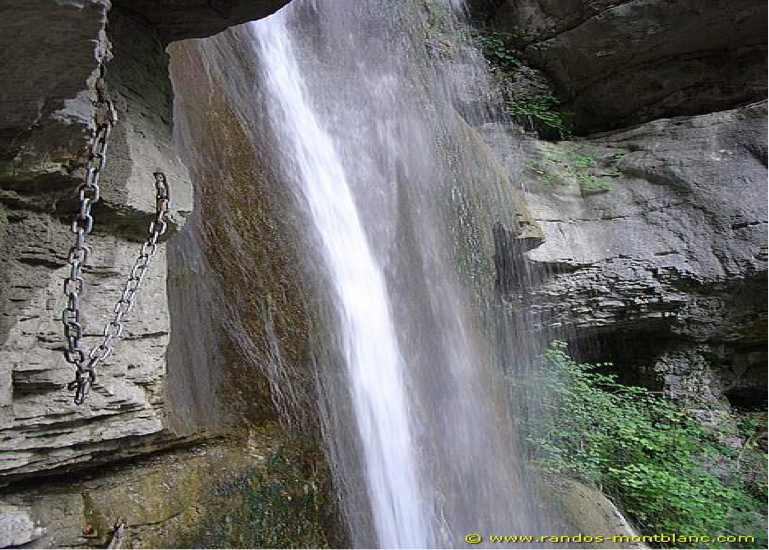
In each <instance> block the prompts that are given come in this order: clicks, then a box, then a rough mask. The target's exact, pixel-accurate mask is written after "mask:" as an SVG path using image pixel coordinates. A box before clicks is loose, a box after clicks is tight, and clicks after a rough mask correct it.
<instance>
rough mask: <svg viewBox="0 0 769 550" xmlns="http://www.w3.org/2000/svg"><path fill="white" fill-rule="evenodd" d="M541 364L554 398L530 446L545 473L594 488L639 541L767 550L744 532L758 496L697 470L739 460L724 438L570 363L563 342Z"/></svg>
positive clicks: (760, 510)
mask: <svg viewBox="0 0 769 550" xmlns="http://www.w3.org/2000/svg"><path fill="white" fill-rule="evenodd" d="M542 363H543V364H542V372H541V376H542V380H540V381H539V383H540V384H547V387H549V388H551V390H552V399H551V400H550V401H549V402H548V403H547V404H546V406H545V413H546V414H544V415H542V418H540V420H539V423H538V425H536V426H535V427H534V431H533V435H532V436H531V441H532V443H533V445H534V447H533V448H534V451H535V456H536V459H537V461H538V463H539V465H540V466H541V467H542V468H543V469H544V470H545V471H547V472H552V473H558V474H562V475H570V476H574V477H577V478H580V479H582V480H584V481H587V482H590V483H593V484H595V485H597V486H599V487H601V488H602V489H603V490H604V491H605V492H606V493H607V494H609V495H610V496H611V497H613V498H615V499H616V500H618V501H619V502H620V503H621V505H622V507H623V508H624V510H625V511H626V512H627V513H628V514H629V515H630V516H631V517H632V518H633V519H634V520H635V521H636V522H637V523H638V524H639V526H640V527H641V528H642V529H643V531H644V532H645V533H647V534H657V533H663V532H664V533H671V532H674V533H680V534H689V535H731V534H750V535H753V536H756V537H757V538H756V544H757V546H752V545H751V546H749V547H756V548H766V546H765V543H766V537H765V535H764V534H763V531H760V532H758V533H746V532H745V529H746V528H751V527H752V526H755V525H756V524H757V523H758V524H760V518H761V517H763V516H764V514H765V505H764V503H765V499H766V496H765V494H761V493H760V491H758V490H756V489H755V488H751V487H749V486H748V484H747V483H745V482H744V481H740V480H738V479H721V478H719V477H716V476H715V475H714V474H712V473H710V472H709V471H708V469H706V467H705V465H707V464H709V465H713V464H734V463H735V461H739V457H738V456H737V455H738V454H739V453H738V451H736V450H735V449H733V448H731V447H729V446H728V445H725V444H724V443H722V442H721V441H722V439H723V438H722V437H720V436H722V435H723V434H719V433H716V432H709V431H706V430H705V429H704V428H702V427H701V426H700V425H698V424H697V423H695V422H694V421H693V420H691V419H690V418H689V417H688V416H687V414H686V413H685V411H683V410H680V409H679V408H677V407H676V405H675V404H674V403H672V402H670V401H667V400H666V399H664V398H662V397H660V396H658V395H655V394H653V393H651V392H650V391H648V390H646V389H645V388H640V387H635V386H627V385H624V384H621V383H619V382H618V381H617V378H616V376H614V375H610V374H603V373H601V372H599V371H600V369H603V368H606V367H607V366H608V364H607V363H604V364H598V365H590V364H581V363H578V362H576V361H574V360H573V359H571V358H570V357H569V355H568V354H567V353H566V344H564V343H562V342H554V343H553V345H552V346H551V347H550V349H548V350H547V352H546V353H545V354H544V356H543V362H542ZM732 477H736V476H732ZM757 518H758V521H757ZM762 544H764V546H762ZM712 547H714V548H717V547H719V546H718V545H716V544H715V543H714V545H713V546H712Z"/></svg>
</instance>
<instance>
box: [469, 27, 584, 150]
mask: <svg viewBox="0 0 769 550" xmlns="http://www.w3.org/2000/svg"><path fill="white" fill-rule="evenodd" d="M474 37H475V40H476V43H477V44H478V46H479V47H480V49H481V52H482V53H483V56H484V57H485V58H486V61H488V63H489V67H490V69H491V73H492V74H493V75H494V77H495V78H496V79H497V80H498V81H501V82H503V83H506V82H509V81H510V80H513V79H514V77H515V76H516V75H517V74H518V73H519V72H521V71H522V70H524V69H525V63H524V62H523V60H522V59H521V56H520V54H519V53H518V51H517V50H516V48H515V45H514V44H515V40H516V37H515V35H513V34H511V33H504V32H495V31H491V30H484V31H476V32H475V33H474ZM503 88H508V87H506V86H503ZM506 95H507V97H506V98H505V109H506V111H507V113H508V114H510V115H511V116H513V117H515V118H518V119H526V120H528V121H530V122H532V123H533V124H534V125H535V126H537V127H540V128H543V129H544V130H546V131H547V132H546V133H548V134H551V135H554V136H557V137H558V138H559V139H566V138H567V137H568V136H569V135H571V132H572V128H571V124H570V123H569V118H570V117H571V116H572V113H569V112H565V111H562V110H560V109H559V108H558V106H559V105H560V104H561V101H560V100H559V99H558V98H557V97H556V96H555V95H554V94H553V93H552V91H547V90H545V91H543V92H542V93H534V94H531V93H529V94H527V95H524V96H520V97H519V96H517V95H516V96H513V94H512V93H507V94H506Z"/></svg>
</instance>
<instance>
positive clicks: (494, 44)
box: [473, 30, 522, 74]
mask: <svg viewBox="0 0 769 550" xmlns="http://www.w3.org/2000/svg"><path fill="white" fill-rule="evenodd" d="M473 36H474V37H475V40H476V42H477V44H478V46H479V47H480V49H481V52H482V53H483V57H485V58H486V60H487V61H488V62H489V64H490V65H491V67H492V70H494V71H502V72H507V73H508V74H509V73H511V72H513V71H514V70H515V69H517V68H519V67H520V66H521V65H522V63H521V60H520V59H519V58H518V55H517V54H516V52H515V47H514V46H513V41H514V40H515V36H514V35H512V34H510V33H505V32H495V31H490V30H487V31H483V32H481V31H476V32H475V33H474V34H473Z"/></svg>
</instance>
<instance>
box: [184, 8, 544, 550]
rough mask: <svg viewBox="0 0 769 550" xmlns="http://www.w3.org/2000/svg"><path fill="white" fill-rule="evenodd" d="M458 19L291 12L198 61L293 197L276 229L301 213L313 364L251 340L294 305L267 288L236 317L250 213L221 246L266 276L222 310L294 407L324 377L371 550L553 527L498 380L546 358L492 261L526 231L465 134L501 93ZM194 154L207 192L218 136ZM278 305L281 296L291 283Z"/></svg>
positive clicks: (216, 97)
mask: <svg viewBox="0 0 769 550" xmlns="http://www.w3.org/2000/svg"><path fill="white" fill-rule="evenodd" d="M460 8H461V2H458V1H457V0H403V1H399V2H393V1H388V0H334V1H329V0H326V1H321V0H315V1H313V0H295V1H294V2H293V3H292V4H291V5H290V6H288V7H287V8H285V9H284V10H282V11H281V12H279V13H278V14H276V15H274V16H272V17H270V18H267V19H265V20H262V21H258V22H255V23H250V24H248V25H245V26H243V27H241V28H238V29H234V30H231V31H228V32H227V33H225V34H224V35H222V36H218V37H214V38H211V39H207V40H203V41H196V43H195V44H194V45H190V46H187V50H186V52H185V55H186V56H188V61H187V62H188V63H189V64H190V67H197V70H198V71H199V72H200V74H201V75H204V76H205V77H206V78H208V79H209V85H210V86H211V89H210V91H209V92H208V96H207V97H206V98H205V101H207V102H208V103H209V106H213V105H217V107H215V108H216V109H222V110H223V111H226V112H228V113H230V114H233V113H234V114H233V116H234V118H235V119H236V120H238V121H239V124H240V125H241V127H242V128H243V130H242V133H243V134H244V136H245V138H244V140H245V141H246V142H247V143H248V148H249V149H250V150H251V153H250V154H251V155H252V157H251V158H249V159H248V160H247V162H248V163H251V164H252V165H253V164H254V163H256V165H259V166H263V167H265V168H263V170H264V171H267V172H269V174H268V175H267V176H265V177H263V178H262V179H259V178H257V177H256V176H255V175H254V176H253V182H251V183H248V184H247V185H252V186H253V193H255V194H256V195H257V196H258V195H260V194H261V195H262V196H264V197H267V198H265V199H264V200H266V201H271V200H272V199H271V198H270V197H272V196H273V195H274V194H281V193H282V191H281V190H285V189H287V190H289V191H290V197H289V198H287V197H283V195H281V197H283V198H282V199H281V200H280V201H278V200H275V201H274V204H273V206H271V207H270V208H268V209H267V210H270V211H271V212H272V213H273V216H274V217H275V219H276V221H275V222H274V224H273V225H275V224H282V223H288V222H287V221H286V220H288V219H291V220H296V221H295V223H294V222H292V223H294V225H292V226H291V227H293V228H294V229H295V230H296V234H295V235H290V234H286V235H284V238H285V239H295V240H296V241H298V242H300V241H301V242H303V243H305V244H304V246H305V248H306V252H305V253H301V252H300V253H299V254H298V255H297V256H296V258H297V259H296V261H295V263H294V264H292V265H282V264H281V269H283V270H285V269H288V270H292V269H293V270H294V271H295V272H296V273H300V272H301V273H303V274H304V275H303V276H305V277H306V278H307V280H310V281H312V284H311V285H310V286H312V287H313V291H312V292H315V293H317V294H318V295H320V296H321V298H320V299H318V301H317V302H316V301H315V300H314V299H313V298H302V299H300V300H299V301H300V302H301V304H302V305H301V309H302V311H304V312H305V313H306V315H307V316H308V317H310V318H312V323H308V326H312V327H321V328H319V329H318V330H317V331H316V330H315V329H313V330H309V329H308V331H307V332H308V334H307V336H306V340H307V346H308V347H309V351H308V352H307V353H306V354H305V355H303V356H302V357H305V358H307V359H305V360H296V361H289V360H287V359H286V357H287V356H288V355H289V351H288V346H287V345H286V346H285V347H286V349H283V350H281V345H283V344H281V343H280V335H278V334H277V332H276V331H275V330H273V329H272V328H269V329H264V328H263V330H265V331H266V333H268V334H269V335H271V336H270V338H268V339H269V340H270V342H272V343H271V344H270V348H271V349H272V350H273V351H272V352H271V353H270V354H268V355H269V357H264V355H261V356H260V355H259V353H257V352H256V351H255V349H256V348H258V347H259V346H261V347H264V340H261V341H257V339H255V338H253V337H251V336H249V331H248V329H247V327H246V325H249V324H250V323H251V321H250V320H245V321H244V320H243V318H244V317H249V316H250V318H251V319H257V320H259V319H261V323H262V327H265V326H267V325H269V326H270V327H271V326H272V323H273V322H274V319H276V318H277V319H280V318H282V317H284V316H285V315H286V314H287V312H286V311H285V307H284V308H283V310H281V308H280V307H276V306H274V305H271V304H274V303H275V300H277V298H275V299H273V298H270V297H269V296H271V295H272V294H270V293H271V292H273V291H271V290H268V289H269V288H270V285H271V282H270V281H262V282H260V283H259V284H260V285H261V286H259V290H258V292H259V293H261V294H265V299H264V300H263V302H265V303H266V302H269V303H267V304H266V305H265V304H264V303H261V302H259V303H258V305H254V306H253V309H252V311H250V312H249V311H244V310H243V308H245V307H246V304H248V303H251V302H253V301H254V300H255V299H254V297H253V294H254V293H253V292H251V293H250V294H249V293H247V292H246V290H245V289H246V288H247V287H248V284H247V283H246V281H248V280H250V279H253V278H256V277H258V276H259V275H258V274H256V272H259V271H260V270H262V269H266V266H265V264H264V262H262V263H260V262H259V258H257V257H256V256H255V255H253V254H251V256H249V252H248V248H249V246H251V245H252V243H250V241H249V239H257V240H258V239H260V238H262V237H260V236H259V235H258V234H253V233H252V234H246V231H245V229H244V227H245V225H247V224H248V223H250V222H248V221H244V220H242V219H241V221H240V222H238V219H240V218H242V216H241V215H240V214H238V215H233V214H232V210H227V220H226V221H225V229H226V232H227V234H228V235H230V236H229V237H228V246H233V247H234V248H235V249H236V250H237V251H238V252H237V254H239V255H242V256H241V257H239V258H238V263H245V264H248V263H249V257H250V262H252V264H251V265H252V267H251V268H250V269H251V270H252V271H254V274H251V273H249V271H248V269H243V271H242V273H241V277H242V279H243V281H244V282H243V284H242V286H243V289H244V290H242V304H241V305H240V306H239V307H240V310H239V311H237V312H236V313H232V307H231V304H230V305H228V307H229V309H228V311H229V312H230V313H229V314H228V315H229V321H227V323H228V327H229V328H228V329H227V330H229V331H230V332H231V333H234V334H235V336H234V337H233V338H234V339H235V340H237V341H238V342H239V344H240V346H241V347H242V348H243V349H244V350H245V352H244V353H245V354H246V355H249V353H251V355H250V356H251V357H254V358H255V359H254V363H256V364H258V367H259V368H261V369H264V370H266V371H267V373H268V376H269V377H270V380H271V383H272V385H273V388H274V389H275V391H277V392H279V393H280V394H281V395H284V396H288V397H287V401H288V402H289V403H288V405H286V407H287V408H288V409H291V408H292V404H291V403H290V402H291V401H292V399H294V398H292V395H294V394H295V393H296V391H295V390H294V389H292V386H296V385H299V384H297V380H299V379H302V374H301V373H303V372H312V376H310V377H309V378H311V379H313V380H314V382H313V383H314V385H315V388H316V390H315V391H316V393H315V394H313V395H314V396H315V397H314V398H313V399H315V400H316V401H317V409H316V412H315V414H316V415H317V417H318V418H319V422H320V425H321V431H322V432H323V434H324V438H325V443H326V446H327V449H326V450H327V456H328V458H329V461H330V463H331V468H332V472H333V476H334V484H335V487H336V488H337V490H338V491H339V495H340V503H341V509H342V510H341V511H342V514H343V515H344V517H345V518H346V523H347V527H348V530H349V533H350V537H351V539H352V542H353V543H354V544H355V545H356V546H359V547H371V546H377V547H383V548H427V547H439V548H441V547H442V548H446V547H464V546H466V545H467V544H466V543H465V542H464V540H463V537H464V535H466V534H468V533H480V534H485V535H489V534H500V535H505V534H539V533H542V531H543V529H544V527H543V523H545V522H544V520H543V518H542V511H541V509H540V507H539V506H538V504H537V497H536V493H535V491H533V489H532V486H531V484H530V483H529V481H528V476H527V473H526V470H525V465H524V463H523V462H524V461H523V457H522V451H521V445H520V442H519V441H518V435H517V434H516V430H515V428H514V426H515V423H514V416H515V414H516V413H515V411H516V410H517V408H520V407H521V404H517V403H512V404H511V403H510V390H509V385H508V380H507V379H506V377H509V376H510V375H511V373H519V374H520V373H522V372H524V371H525V368H523V367H522V365H524V364H526V363H527V362H528V361H530V357H529V356H528V355H529V350H530V349H531V347H532V346H531V345H530V343H525V342H521V344H520V345H519V346H516V345H515V343H512V344H511V341H510V338H511V337H512V335H511V333H510V331H509V330H508V328H509V327H508V326H507V322H505V321H504V320H503V319H501V318H500V314H499V311H498V310H499V308H498V307H497V303H498V302H497V300H498V298H497V288H496V286H497V282H498V281H497V273H496V272H495V268H496V267H497V266H496V265H495V261H494V257H495V254H498V252H499V250H498V246H499V242H498V239H499V228H502V232H503V233H505V234H508V233H511V234H514V233H515V231H516V223H517V222H516V217H515V209H516V205H515V201H514V198H513V192H514V190H513V186H512V184H511V182H510V181H509V180H508V179H507V176H506V174H505V171H504V170H503V169H502V168H501V167H500V166H499V164H498V163H496V161H495V159H494V157H493V154H492V153H491V150H490V149H489V148H488V147H487V146H486V145H485V144H484V143H483V140H482V139H481V138H480V136H479V135H478V134H477V132H476V131H475V130H474V129H473V127H472V125H471V124H470V123H473V122H475V121H474V120H473V119H474V118H477V119H478V120H481V119H482V118H483V113H479V112H478V111H477V109H478V105H482V104H483V98H482V94H483V88H484V86H488V82H487V80H486V77H485V73H484V69H483V66H482V63H481V62H480V61H479V60H478V58H477V54H475V53H473V52H472V50H471V49H470V48H468V46H467V42H466V38H467V36H466V33H465V30H464V28H463V25H462V22H461V18H460V17H458V13H457V12H458V11H459V9H460ZM183 79H184V76H183V75H181V74H180V71H177V76H176V77H175V80H176V82H175V84H176V86H177V89H178V90H181V91H180V94H181V95H182V96H184V95H185V94H191V93H192V92H185V91H184V90H183V85H180V84H183V82H182V81H183ZM198 85H200V83H198ZM220 96H221V97H220ZM196 101H198V103H200V101H201V99H197V100H196ZM219 102H222V103H223V104H225V105H226V107H221V106H218V105H219ZM179 103H180V105H182V107H181V108H182V109H184V107H183V105H184V97H182V98H181V100H180V102H179ZM191 104H192V102H190V103H189V105H191ZM195 108H197V109H202V108H203V107H195ZM211 108H212V109H213V108H214V107H211ZM183 114H185V115H186V116H187V117H193V114H192V113H191V112H190V111H189V110H188V111H187V112H185V113H183ZM197 116H201V115H199V114H198V115H197ZM182 141H185V140H182ZM203 141H204V140H203ZM184 146H185V148H187V150H188V151H194V152H193V153H191V154H189V155H188V156H189V157H190V158H189V159H188V161H189V162H190V163H191V164H192V165H196V164H197V166H198V168H197V171H195V170H193V175H195V174H196V173H197V177H198V179H201V180H211V179H212V176H211V175H212V174H216V179H218V180H219V179H221V178H222V177H224V178H225V180H226V178H229V177H234V176H231V175H230V174H226V173H223V170H222V167H217V166H215V163H213V162H212V161H210V160H207V161H206V160H203V157H210V156H211V153H210V151H208V152H206V151H205V149H206V148H210V147H214V146H213V145H210V144H206V143H202V142H201V140H200V139H199V138H198V141H197V145H196V143H195V139H193V138H190V137H189V136H187V139H186V142H185V143H184ZM218 146H219V147H224V146H223V145H221V144H219V145H218ZM233 147H234V146H233ZM233 150H234V149H233ZM239 154H240V153H239ZM204 163H208V164H207V165H204ZM233 170H237V168H235V169H233V168H232V167H228V171H229V172H232V171H233ZM249 170H250V171H244V172H243V173H244V174H245V176H244V177H245V178H246V179H248V177H247V176H248V174H254V169H253V168H251V169H249ZM206 174H208V175H206ZM203 185H210V183H205V182H204V183H203ZM230 185H231V186H232V185H234V183H232V184H230ZM239 185H240V184H239ZM243 185H246V184H243ZM246 188H247V187H246ZM273 188H274V189H276V190H275V191H270V189H273ZM232 200H233V201H235V200H240V201H243V200H252V199H251V197H248V198H244V197H242V196H241V198H240V199H236V198H233V199H232ZM254 200H255V199H254ZM260 200H261V199H260ZM260 205H261V203H260ZM275 205H277V208H278V209H281V212H280V213H277V214H276V213H275V208H276V207H275ZM259 208H261V206H260V207H259ZM260 211H261V210H260ZM246 212H247V210H246ZM259 215H261V214H258V215H257V213H255V214H254V217H255V218H256V217H258V216H259ZM239 216H240V218H239ZM246 217H247V216H246ZM238 223H239V224H240V225H238ZM268 225H269V224H268ZM264 227H266V226H264ZM296 228H298V229H296ZM257 230H258V227H257ZM284 231H288V230H284ZM495 231H496V241H495ZM277 234H278V235H280V231H277ZM209 238H213V237H211V236H209ZM219 238H220V237H219ZM264 238H266V237H264ZM233 243H242V244H239V245H236V244H233ZM265 246H267V245H265ZM283 252H284V251H281V250H277V249H276V250H275V252H274V253H275V254H282V253H283ZM293 288H297V294H302V293H304V292H305V291H307V292H308V295H309V294H311V292H310V291H308V290H307V285H302V284H299V285H297V286H296V287H293ZM266 289H267V290H266ZM231 292H234V293H237V292H239V290H238V289H233V290H231ZM274 294H275V295H278V294H280V295H281V296H282V298H280V300H288V298H285V296H286V292H285V290H281V291H280V293H274ZM230 301H232V299H230ZM236 301H237V300H236ZM257 302H258V300H257ZM294 309H295V308H294ZM310 333H311V334H310ZM523 334H524V333H523V332H521V331H518V332H517V333H516V338H519V339H520V338H525V335H523ZM292 338H294V339H295V338H296V335H294V336H292ZM273 343H274V345H273ZM249 350H251V351H249ZM516 350H518V351H516ZM302 361H305V363H304V364H298V363H302ZM289 369H294V370H295V372H294V374H292V375H290V376H289V375H288V374H287V372H288V370H289ZM305 382H306V377H305ZM294 401H295V402H294V404H293V407H294V408H301V407H303V406H306V403H298V401H299V400H298V399H294Z"/></svg>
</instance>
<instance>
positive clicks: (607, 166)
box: [526, 142, 625, 196]
mask: <svg viewBox="0 0 769 550" xmlns="http://www.w3.org/2000/svg"><path fill="white" fill-rule="evenodd" d="M543 147H544V149H543V151H542V157H541V160H540V161H539V162H531V161H530V162H528V163H527V164H526V168H527V169H528V170H529V171H530V172H532V173H533V174H534V175H535V176H536V177H537V179H539V180H541V181H545V182H548V183H550V184H554V185H555V184H558V183H561V184H563V185H568V183H569V182H574V181H576V183H577V184H578V185H579V188H580V191H581V193H582V195H583V196H586V195H594V194H598V193H606V192H608V191H611V190H612V189H613V188H614V182H613V181H612V180H611V179H609V178H614V177H619V176H621V175H622V172H621V171H620V170H619V168H617V166H616V163H617V162H618V161H619V160H620V159H622V157H623V156H624V154H625V153H614V154H612V155H610V156H608V157H607V156H606V155H601V153H600V151H598V150H596V149H595V148H593V147H591V146H589V145H584V144H581V143H579V142H571V143H570V142H565V143H563V144H555V143H545V144H544V145H543ZM599 157H600V158H599ZM559 176H560V178H559Z"/></svg>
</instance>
